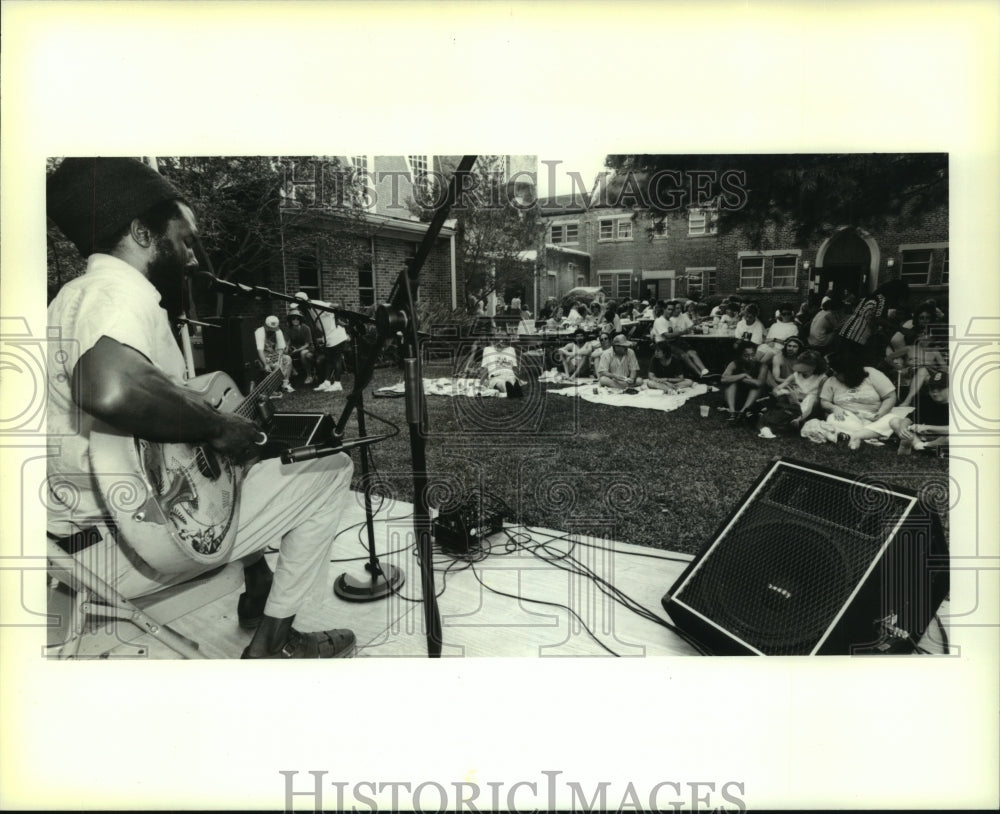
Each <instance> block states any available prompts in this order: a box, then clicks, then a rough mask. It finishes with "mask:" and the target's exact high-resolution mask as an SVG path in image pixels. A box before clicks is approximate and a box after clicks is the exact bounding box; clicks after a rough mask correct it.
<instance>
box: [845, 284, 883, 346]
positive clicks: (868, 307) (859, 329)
mask: <svg viewBox="0 0 1000 814" xmlns="http://www.w3.org/2000/svg"><path fill="white" fill-rule="evenodd" d="M885 305H886V303H885V297H883V296H882V295H881V294H876V295H875V296H873V297H867V298H866V299H864V300H862V301H861V302H859V303H858V307H857V308H855V309H854V313H853V314H851V315H850V316H849V317H848V318H847V321H846V322H845V323H844V324H843V325H842V326H841V327H840V335H841V336H842V337H843V338H844V339H850V340H851V341H852V342H857V343H858V344H859V345H867V344H868V341H869V340H870V339H871V338H872V334H873V333H875V320H877V319H878V318H879V317H881V316H882V315H883V314H884V313H885Z"/></svg>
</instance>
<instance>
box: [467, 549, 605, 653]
mask: <svg viewBox="0 0 1000 814" xmlns="http://www.w3.org/2000/svg"><path fill="white" fill-rule="evenodd" d="M472 575H473V576H474V577H475V578H476V581H477V582H479V584H480V585H482V586H483V587H484V588H485V589H486V590H487V591H490V592H491V593H494V594H497V595H498V596H506V597H508V598H509V599H516V600H518V601H519V602H531V603H532V604H535V605H548V606H549V607H552V608H560V609H562V610H565V611H568V612H569V613H571V614H572V615H573V616H575V617H576V619H577V621H578V622H579V623H580V625H581V626H582V627H583V629H584V630H586V631H587V633H588V634H590V638H592V639H593V640H594V641H595V642H596V643H597V644H598V645H600V646H601V647H602V648H603V649H604V650H606V651H607V652H608V653H610V654H611V655H612V656H615V657H616V658H620V654H618V653H616V652H615V651H614V650H612V649H611V648H610V647H608V646H607V645H606V644H605V643H604V642H602V641H601V640H600V639H598V638H597V634H595V633H594V631H592V630H591V629H590V628H589V627H588V626H587V623H586V622H584V621H583V619H582V618H581V617H580V614H578V613H577V612H576V611H575V610H573V609H572V608H571V607H569V605H562V604H560V603H558V602H548V601H546V600H544V599H532V598H530V597H526V596H518V595H517V594H509V593H507V592H506V591H500V590H498V589H496V588H491V587H490V586H489V585H487V584H486V583H485V582H483V581H482V579H480V578H479V574H478V573H477V571H476V569H475V568H474V567H473V569H472Z"/></svg>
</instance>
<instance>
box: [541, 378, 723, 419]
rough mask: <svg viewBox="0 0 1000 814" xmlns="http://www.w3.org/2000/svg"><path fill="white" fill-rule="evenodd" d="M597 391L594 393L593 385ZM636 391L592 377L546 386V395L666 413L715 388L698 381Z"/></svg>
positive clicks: (643, 388)
mask: <svg viewBox="0 0 1000 814" xmlns="http://www.w3.org/2000/svg"><path fill="white" fill-rule="evenodd" d="M595 387H596V388H597V392H596V393H595V392H594V388H595ZM637 389H638V392H637V393H632V394H629V393H623V392H621V391H620V390H613V389H611V388H610V387H598V386H597V384H596V382H594V380H592V379H591V380H590V381H584V382H573V383H572V386H570V387H561V388H555V387H549V388H548V389H547V390H546V393H548V394H554V395H560V396H576V397H578V398H581V399H583V400H584V401H591V402H594V403H595V404H607V405H610V406H611V407H639V408H642V409H646V410H662V411H663V412H665V413H669V412H670V411H672V410H676V409H677V408H678V407H680V406H681V405H682V404H684V402H686V401H687V400H688V399H690V398H694V397H695V396H702V395H704V394H705V393H708V392H710V391H711V392H716V391H718V388H717V387H711V386H710V385H707V384H700V383H698V382H696V383H694V384H692V385H691V386H690V387H685V388H684V389H683V390H681V391H680V392H679V393H664V392H663V391H662V390H657V389H656V388H653V387H649V388H647V387H645V385H642V386H640V387H639V388H637Z"/></svg>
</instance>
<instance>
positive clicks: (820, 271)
mask: <svg viewBox="0 0 1000 814" xmlns="http://www.w3.org/2000/svg"><path fill="white" fill-rule="evenodd" d="M878 259H879V250H878V245H877V244H876V243H875V241H874V240H873V239H872V237H871V236H870V235H868V234H867V233H866V232H864V231H862V230H861V229H858V228H856V227H847V226H845V227H842V228H841V229H839V230H838V231H837V233H836V234H834V235H833V236H832V237H830V238H828V239H827V240H826V241H824V243H823V245H822V246H820V249H819V251H818V252H817V254H816V273H817V275H818V277H819V291H820V293H822V294H830V295H831V296H839V297H840V298H841V299H843V297H844V296H845V295H847V294H850V295H852V296H864V295H865V294H867V293H868V291H869V288H870V286H869V285H868V280H869V275H870V274H871V273H873V269H877V268H878Z"/></svg>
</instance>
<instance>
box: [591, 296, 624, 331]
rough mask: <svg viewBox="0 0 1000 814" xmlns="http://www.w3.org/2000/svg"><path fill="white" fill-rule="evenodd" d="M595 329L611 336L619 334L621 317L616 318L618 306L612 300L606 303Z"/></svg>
mask: <svg viewBox="0 0 1000 814" xmlns="http://www.w3.org/2000/svg"><path fill="white" fill-rule="evenodd" d="M597 327H598V329H599V330H600V331H601V332H602V333H609V334H611V335H612V336H614V335H615V334H618V333H621V331H622V321H621V317H619V316H618V306H617V304H616V303H615V301H614V300H611V301H609V302H608V304H607V306H606V307H605V309H604V313H603V314H601V318H600V320H598V323H597Z"/></svg>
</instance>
